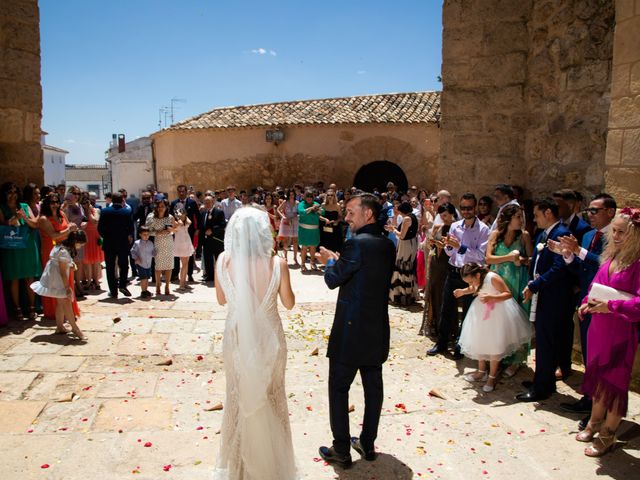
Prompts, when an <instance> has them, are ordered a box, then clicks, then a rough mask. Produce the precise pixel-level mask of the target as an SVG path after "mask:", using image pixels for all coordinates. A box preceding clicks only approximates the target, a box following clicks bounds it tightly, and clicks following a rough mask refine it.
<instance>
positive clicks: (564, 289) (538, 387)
mask: <svg viewBox="0 0 640 480" xmlns="http://www.w3.org/2000/svg"><path fill="white" fill-rule="evenodd" d="M570 233H571V232H569V230H568V229H567V228H566V227H565V226H564V225H562V224H561V223H558V224H557V225H556V226H555V227H553V228H552V229H551V231H550V232H549V234H548V236H546V235H545V231H542V232H540V234H539V235H538V237H537V238H536V242H535V246H534V249H533V257H532V258H531V264H530V270H531V271H530V274H531V277H532V281H531V282H530V283H529V289H530V290H531V291H532V292H533V293H537V294H538V305H537V311H536V319H535V330H536V371H535V376H534V379H533V390H534V391H535V393H536V394H537V395H539V396H542V397H546V396H549V395H550V394H552V393H553V392H555V390H556V386H555V370H556V367H557V366H558V364H559V362H560V361H561V360H562V358H563V352H564V349H566V344H567V343H569V345H571V344H572V342H573V317H572V314H573V308H574V303H573V283H572V281H571V276H570V273H569V269H568V268H567V265H566V264H565V262H564V260H563V259H562V255H556V254H555V253H553V252H551V251H550V250H549V248H548V247H546V241H547V240H548V239H551V240H555V241H558V239H559V238H560V237H562V236H565V235H569V234H570ZM539 244H544V245H545V248H544V249H542V251H540V252H538V249H537V248H536V247H537V245H539ZM538 257H539V258H538ZM536 262H537V266H536ZM536 273H537V274H538V276H537V277H535V276H534V275H535V274H536ZM569 361H570V360H569ZM560 368H561V369H562V371H563V372H569V371H570V368H571V364H569V365H560Z"/></svg>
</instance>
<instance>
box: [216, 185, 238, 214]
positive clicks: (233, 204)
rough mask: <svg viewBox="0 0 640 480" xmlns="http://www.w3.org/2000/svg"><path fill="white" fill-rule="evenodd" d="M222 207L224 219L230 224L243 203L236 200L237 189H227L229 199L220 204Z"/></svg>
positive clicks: (229, 187) (230, 187) (232, 187)
mask: <svg viewBox="0 0 640 480" xmlns="http://www.w3.org/2000/svg"><path fill="white" fill-rule="evenodd" d="M220 203H221V205H222V211H223V212H224V218H225V220H226V221H227V222H228V221H229V219H230V218H231V215H233V213H234V212H235V211H236V210H237V209H239V208H240V207H241V206H242V202H241V201H240V200H238V199H237V198H236V187H234V186H228V187H227V198H225V199H224V200H222V202H220Z"/></svg>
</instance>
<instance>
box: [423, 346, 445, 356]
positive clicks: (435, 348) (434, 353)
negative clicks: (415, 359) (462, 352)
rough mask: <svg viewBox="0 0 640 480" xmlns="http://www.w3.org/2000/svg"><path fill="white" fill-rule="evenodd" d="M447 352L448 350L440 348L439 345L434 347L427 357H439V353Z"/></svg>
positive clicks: (428, 351)
mask: <svg viewBox="0 0 640 480" xmlns="http://www.w3.org/2000/svg"><path fill="white" fill-rule="evenodd" d="M446 351H447V350H446V349H444V348H440V347H439V346H438V345H434V346H433V347H431V348H430V349H429V350H427V355H429V356H430V357H433V356H434V355H438V354H439V353H444V352H446Z"/></svg>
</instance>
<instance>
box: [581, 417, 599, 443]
mask: <svg viewBox="0 0 640 480" xmlns="http://www.w3.org/2000/svg"><path fill="white" fill-rule="evenodd" d="M600 428H602V420H601V421H599V422H591V421H589V423H587V426H586V427H585V429H584V430H583V431H581V432H578V434H577V435H576V440H577V441H579V442H590V441H592V440H593V437H595V436H596V433H598V432H599V431H600Z"/></svg>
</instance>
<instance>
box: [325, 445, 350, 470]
mask: <svg viewBox="0 0 640 480" xmlns="http://www.w3.org/2000/svg"><path fill="white" fill-rule="evenodd" d="M318 453H319V454H320V457H322V459H323V460H324V461H325V462H327V463H330V464H333V465H338V466H339V467H342V468H349V467H350V466H351V464H352V463H353V462H352V460H351V454H350V453H347V454H342V453H338V452H336V451H335V450H334V449H333V447H320V448H319V449H318Z"/></svg>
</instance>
